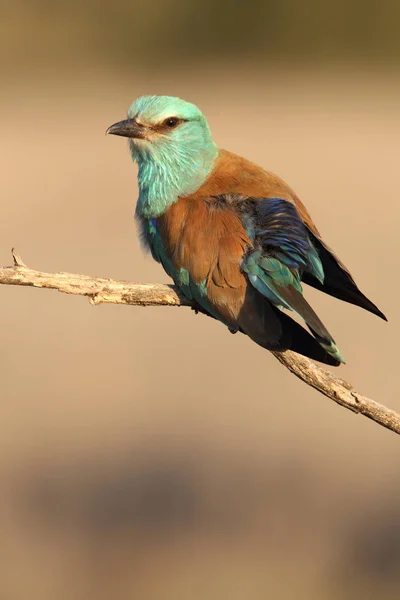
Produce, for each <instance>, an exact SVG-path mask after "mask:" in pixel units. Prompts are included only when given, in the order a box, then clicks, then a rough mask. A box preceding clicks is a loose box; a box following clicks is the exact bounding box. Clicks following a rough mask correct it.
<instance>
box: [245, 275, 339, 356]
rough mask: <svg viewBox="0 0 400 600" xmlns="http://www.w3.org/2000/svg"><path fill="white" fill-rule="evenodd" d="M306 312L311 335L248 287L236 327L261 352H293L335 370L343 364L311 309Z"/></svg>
mask: <svg viewBox="0 0 400 600" xmlns="http://www.w3.org/2000/svg"><path fill="white" fill-rule="evenodd" d="M307 306H309V305H308V304H307ZM309 308H310V311H311V312H310V313H309V314H308V313H307V315H302V316H303V318H304V316H307V321H306V322H307V324H308V326H309V328H310V331H312V333H313V334H314V335H311V334H310V333H309V332H308V331H307V330H306V329H304V327H302V326H301V325H299V323H297V322H296V321H294V320H293V319H291V318H290V317H289V316H288V315H287V314H286V313H284V312H282V311H281V310H280V309H278V308H276V307H275V306H273V305H272V304H271V303H270V302H269V301H268V300H266V298H264V296H262V294H260V293H259V292H257V291H256V290H255V289H251V286H249V288H248V293H247V296H246V301H245V303H244V305H243V308H242V310H241V311H240V314H239V315H238V324H239V326H240V329H241V331H243V333H246V334H247V335H248V336H249V337H250V338H251V339H252V340H253V341H254V342H256V343H257V344H259V345H260V346H262V347H263V348H267V349H268V350H275V351H284V350H293V351H294V352H297V353H298V354H302V355H303V356H307V357H308V358H311V359H313V360H317V361H319V362H322V363H325V364H327V365H331V366H335V367H337V366H339V365H340V363H342V362H344V361H343V358H342V356H341V355H340V353H339V350H338V349H337V347H336V345H335V342H334V341H333V339H332V337H331V336H330V335H329V333H328V331H327V330H326V328H325V327H324V325H323V324H322V323H321V321H320V320H319V318H318V317H317V315H316V314H315V313H314V311H312V309H311V307H309ZM302 312H303V311H302ZM314 336H315V337H314Z"/></svg>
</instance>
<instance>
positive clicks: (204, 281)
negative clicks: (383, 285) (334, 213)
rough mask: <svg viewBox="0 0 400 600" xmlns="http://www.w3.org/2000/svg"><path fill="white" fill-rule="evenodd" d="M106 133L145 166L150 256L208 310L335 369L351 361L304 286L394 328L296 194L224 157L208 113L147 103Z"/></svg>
mask: <svg viewBox="0 0 400 600" xmlns="http://www.w3.org/2000/svg"><path fill="white" fill-rule="evenodd" d="M106 133H107V134H111V135H117V136H122V137H126V138H128V140H129V148H130V153H131V157H132V159H133V161H134V162H136V163H137V165H138V187H139V197H138V200H137V204H136V211H135V218H136V220H137V223H138V226H139V235H140V239H141V242H142V245H143V247H144V248H145V249H146V250H150V252H151V254H152V256H153V258H154V259H155V260H156V261H157V262H159V263H161V265H162V266H163V268H164V270H165V271H166V273H167V274H168V275H169V276H170V277H171V278H172V280H173V281H174V283H175V285H176V286H177V287H178V289H179V290H180V292H181V293H182V294H183V296H184V297H185V298H187V299H188V300H189V301H190V303H191V304H192V306H193V307H194V308H195V309H196V310H197V311H200V312H202V313H205V314H207V315H209V316H211V317H214V318H215V319H217V320H218V321H220V322H222V323H223V324H224V325H225V326H226V327H227V328H228V329H229V331H230V332H231V333H237V332H242V333H244V334H246V335H247V336H248V337H249V338H251V339H252V340H253V341H254V342H255V343H256V344H258V345H260V346H261V347H263V348H265V349H267V350H271V351H277V352H284V351H286V350H292V351H294V352H296V353H298V354H301V355H303V356H306V357H308V358H311V359H313V360H316V361H319V362H321V363H325V364H328V365H331V366H339V365H340V364H341V363H344V362H345V361H344V359H343V356H342V355H341V353H340V351H339V349H338V346H337V345H336V342H335V340H334V339H333V337H332V336H331V334H330V333H329V332H328V330H327V328H326V327H325V325H324V324H323V323H322V321H321V320H320V318H319V317H318V316H317V314H316V313H315V311H314V310H313V308H312V307H311V306H310V304H309V303H308V302H307V300H306V298H305V297H304V295H303V285H304V284H305V285H309V286H312V287H314V288H316V289H318V290H320V291H322V292H325V293H326V294H329V295H331V296H334V297H336V298H338V299H340V300H343V301H345V302H349V303H351V304H354V305H356V306H359V307H361V308H364V309H365V310H367V311H369V312H371V313H373V314H375V315H377V316H378V317H381V318H382V319H384V320H387V319H386V317H385V315H384V314H383V313H382V312H381V311H380V310H379V309H378V308H377V306H375V304H373V303H372V302H371V301H370V300H369V299H368V298H367V297H366V296H365V295H364V294H363V293H362V292H361V291H360V290H359V288H358V287H357V285H356V283H355V281H354V279H353V277H352V276H351V274H350V272H349V270H348V269H347V268H346V267H345V266H344V264H343V263H342V262H341V261H340V259H339V258H338V257H337V256H336V255H335V254H334V252H333V251H332V250H331V249H330V248H329V246H328V245H327V244H326V243H325V241H324V240H323V239H322V237H321V234H320V233H319V231H318V229H317V227H316V225H315V224H314V223H313V221H312V219H311V217H310V215H309V213H308V211H307V209H306V208H305V206H304V204H303V203H302V202H301V200H300V199H299V198H298V197H297V196H296V194H295V192H294V191H293V190H292V189H291V188H290V187H289V186H288V185H287V184H286V183H285V182H284V181H283V180H282V179H281V178H279V177H278V176H277V175H275V174H273V173H271V172H269V171H267V170H264V169H263V168H262V167H260V166H258V165H257V164H255V163H253V162H251V161H250V160H247V159H246V158H244V157H241V156H239V155H237V154H234V153H233V152H230V151H228V150H224V149H222V148H219V147H218V146H217V145H216V143H215V142H214V140H213V137H212V134H211V130H210V127H209V124H208V122H207V119H206V117H205V116H204V115H203V113H202V112H201V110H200V109H199V108H198V107H197V106H196V105H194V104H192V103H190V102H187V101H185V100H182V99H180V98H177V97H173V96H154V95H148V96H141V97H139V98H138V99H137V100H135V101H134V102H133V103H132V104H131V106H130V107H129V109H128V112H127V118H126V119H124V120H122V121H118V122H117V123H114V124H113V125H111V126H110V127H109V128H108V129H107V131H106ZM290 312H292V313H293V314H295V315H297V316H298V317H300V319H297V320H295V319H293V318H291V316H290ZM298 321H300V322H302V323H303V324H304V326H303V325H302V324H300V323H299V322H298Z"/></svg>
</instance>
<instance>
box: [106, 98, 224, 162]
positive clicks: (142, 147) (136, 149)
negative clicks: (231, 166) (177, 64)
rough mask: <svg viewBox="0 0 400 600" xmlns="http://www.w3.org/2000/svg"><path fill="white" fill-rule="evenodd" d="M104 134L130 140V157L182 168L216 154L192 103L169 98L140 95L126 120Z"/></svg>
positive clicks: (129, 110) (198, 112)
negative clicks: (173, 164) (166, 163)
mask: <svg viewBox="0 0 400 600" xmlns="http://www.w3.org/2000/svg"><path fill="white" fill-rule="evenodd" d="M107 133H110V134H112V135H120V136H123V137H126V138H129V143H130V148H131V153H132V158H133V159H134V160H135V161H137V162H139V163H140V162H142V161H147V160H156V161H159V162H163V161H164V160H167V162H168V163H169V164H171V163H172V162H175V163H176V166H178V167H179V166H180V167H184V166H185V163H186V162H187V161H193V160H194V159H197V160H199V161H200V162H201V159H202V158H204V157H207V156H208V155H209V154H214V153H215V148H216V147H215V144H214V142H213V140H212V137H211V132H210V129H209V126H208V123H207V120H206V118H205V117H204V115H203V113H202V112H201V111H200V109H198V108H197V106H195V105H194V104H191V103H190V102H186V101H185V100H181V99H180V98H174V97H172V96H142V97H141V98H138V99H137V100H135V102H133V104H132V105H131V106H130V107H129V109H128V118H127V119H126V120H124V121H119V122H118V123H115V124H114V125H111V127H109V128H108V129H107Z"/></svg>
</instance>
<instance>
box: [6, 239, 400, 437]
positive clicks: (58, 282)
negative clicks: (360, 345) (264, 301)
mask: <svg viewBox="0 0 400 600" xmlns="http://www.w3.org/2000/svg"><path fill="white" fill-rule="evenodd" d="M12 255H13V259H14V266H11V267H2V268H1V267H0V284H6V285H27V286H33V287H38V288H48V289H53V290H58V291H59V292H63V293H65V294H76V295H81V296H87V297H88V298H89V301H90V302H91V304H101V303H111V304H130V305H133V306H191V304H190V302H188V301H187V300H186V299H185V298H184V297H183V296H182V294H181V293H180V292H179V290H177V288H176V287H175V286H173V285H162V284H159V283H156V284H143V283H131V282H128V281H115V280H112V279H103V278H98V277H89V276H88V275H80V274H74V273H43V272H41V271H35V270H33V269H29V268H28V267H27V266H26V265H25V263H24V262H23V261H22V259H21V257H20V256H19V255H18V254H17V252H16V251H15V250H14V249H13V250H12ZM272 354H273V355H274V356H275V358H277V359H278V360H279V362H280V363H281V364H282V365H283V366H284V367H286V368H287V369H288V370H289V371H290V372H291V373H293V374H294V375H296V377H299V379H301V380H302V381H304V382H305V383H306V384H307V385H309V386H311V387H313V388H315V389H316V390H318V391H319V392H321V394H324V396H327V397H328V398H330V399H331V400H334V401H335V402H337V403H338V404H340V405H341V406H343V407H344V408H347V409H349V410H351V411H353V412H355V413H359V414H362V415H364V416H365V417H368V418H369V419H372V420H373V421H375V422H376V423H378V424H379V425H382V426H383V427H387V428H388V429H390V430H391V431H394V432H395V433H398V434H400V415H399V414H397V413H396V412H394V411H393V410H390V409H389V408H387V407H386V406H384V405H383V404H379V403H378V402H375V400H371V399H369V398H366V397H365V396H361V395H360V394H358V393H357V392H356V391H355V390H354V388H353V386H352V385H350V384H349V383H347V381H344V380H343V379H339V378H338V377H335V376H334V375H332V373H331V372H330V371H328V370H327V369H325V368H324V367H322V366H320V365H317V364H315V363H314V362H313V361H312V360H309V359H308V358H305V357H304V356H300V355H299V354H296V353H295V352H291V351H289V350H288V351H286V352H272Z"/></svg>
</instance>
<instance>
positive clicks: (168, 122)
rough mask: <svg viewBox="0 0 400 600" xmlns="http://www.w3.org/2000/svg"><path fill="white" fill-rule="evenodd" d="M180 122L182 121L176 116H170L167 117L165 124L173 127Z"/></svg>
mask: <svg viewBox="0 0 400 600" xmlns="http://www.w3.org/2000/svg"><path fill="white" fill-rule="evenodd" d="M179 123H180V121H179V119H177V118H176V117H168V119H165V121H164V123H163V125H165V126H166V127H170V128H171V129H172V128H173V127H176V126H177V125H179Z"/></svg>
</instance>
